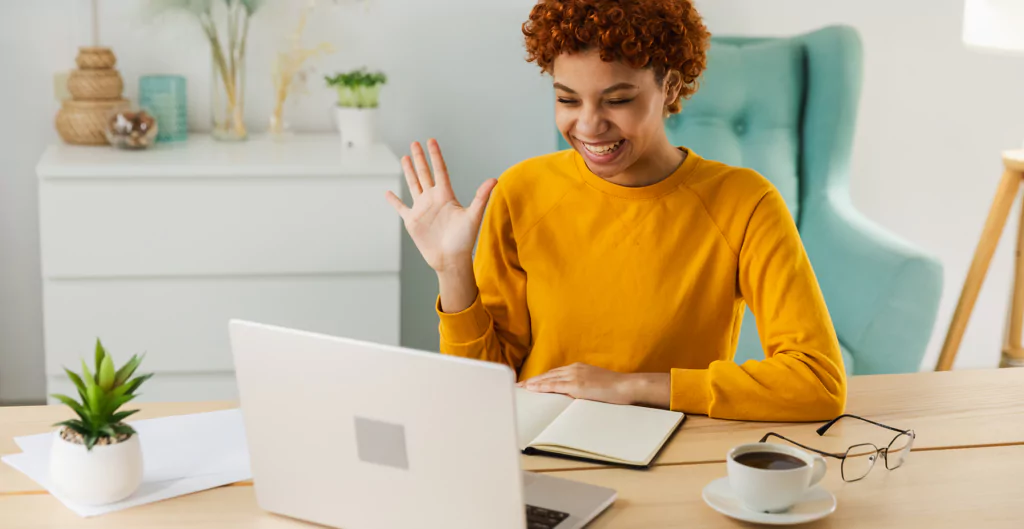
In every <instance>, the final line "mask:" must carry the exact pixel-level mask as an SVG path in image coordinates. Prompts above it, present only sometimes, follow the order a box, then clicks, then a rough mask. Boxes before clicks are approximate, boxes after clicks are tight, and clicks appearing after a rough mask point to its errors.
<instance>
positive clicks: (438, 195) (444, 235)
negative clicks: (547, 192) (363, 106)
mask: <svg viewBox="0 0 1024 529" xmlns="http://www.w3.org/2000/svg"><path fill="white" fill-rule="evenodd" d="M427 148H428V149H429V151H430V161H431V164H433V167H434V171H433V175H432V174H431V171H430V167H429V166H427V159H426V157H425V156H424V154H423V148H422V147H421V146H420V144H419V142H413V144H412V146H411V149H412V158H410V157H409V156H403V157H402V170H403V171H404V172H405V181H406V183H407V184H408V185H409V195H410V196H411V197H412V207H411V208H410V207H408V206H406V205H405V204H404V203H403V202H402V200H401V199H400V198H398V196H396V195H395V194H394V193H392V192H391V191H388V192H387V200H388V202H389V203H390V204H391V205H392V206H393V207H394V208H395V211H397V212H398V214H399V215H401V217H402V220H403V221H404V222H405V229H406V231H408V232H409V235H410V236H411V237H412V240H413V242H414V243H416V248H417V249H418V250H419V251H420V254H422V255H423V259H424V260H426V262H427V264H428V265H430V267H431V268H433V269H434V270H435V271H436V272H437V273H438V274H443V273H450V272H454V271H455V270H454V269H456V268H458V267H466V266H469V267H471V266H472V260H473V258H472V254H473V245H474V244H475V243H476V237H477V233H478V232H479V231H480V223H481V221H482V219H483V215H484V208H485V207H486V205H487V200H488V198H489V197H490V195H491V190H493V189H494V186H495V184H497V183H498V181H497V180H496V179H494V178H491V179H488V180H487V181H486V182H484V183H483V184H481V185H480V187H479V188H478V189H477V191H476V196H475V197H473V202H472V203H470V205H469V207H463V206H462V204H460V203H459V200H458V199H457V198H455V192H454V191H453V190H452V184H451V180H449V178H448V168H447V167H446V166H445V163H444V157H443V156H441V148H440V146H438V144H437V141H436V140H434V139H431V140H430V141H428V142H427Z"/></svg>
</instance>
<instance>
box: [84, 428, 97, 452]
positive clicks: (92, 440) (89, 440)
mask: <svg viewBox="0 0 1024 529" xmlns="http://www.w3.org/2000/svg"><path fill="white" fill-rule="evenodd" d="M82 437H83V438H84V440H85V449H86V450H87V451H90V452H91V451H92V447H94V446H96V441H98V440H99V436H98V435H96V434H94V433H91V432H90V433H87V434H84V435H82Z"/></svg>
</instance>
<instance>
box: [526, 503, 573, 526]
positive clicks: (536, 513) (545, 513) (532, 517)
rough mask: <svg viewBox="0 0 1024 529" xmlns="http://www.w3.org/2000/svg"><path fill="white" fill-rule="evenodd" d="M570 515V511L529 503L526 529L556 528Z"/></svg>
mask: <svg viewBox="0 0 1024 529" xmlns="http://www.w3.org/2000/svg"><path fill="white" fill-rule="evenodd" d="M568 517H569V513H565V512H560V511H552V510H551V509H544V508H541V507H534V506H533V505H527V506H526V529H555V528H556V527H558V524H560V523H562V520H564V519H566V518H568Z"/></svg>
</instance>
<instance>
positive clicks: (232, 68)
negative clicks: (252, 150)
mask: <svg viewBox="0 0 1024 529" xmlns="http://www.w3.org/2000/svg"><path fill="white" fill-rule="evenodd" d="M239 18H241V19H242V31H241V34H239V31H238V19H239ZM199 22H200V24H201V25H202V27H203V31H204V32H205V33H206V38H207V39H209V41H210V49H211V52H212V54H213V62H214V66H215V67H216V69H217V72H218V73H219V74H220V77H221V81H222V82H223V83H224V91H225V95H226V96H227V101H226V105H227V108H226V109H225V110H226V112H225V117H226V118H227V119H228V120H230V121H231V123H230V124H229V126H230V127H231V128H232V129H233V131H234V134H235V135H237V136H239V137H244V136H245V135H246V131H245V120H244V106H243V102H242V100H241V99H240V96H241V93H240V91H239V88H240V87H239V85H238V81H239V79H238V68H239V67H240V65H241V64H242V61H243V60H244V59H245V41H246V38H247V37H248V33H249V15H248V14H247V13H246V12H245V10H244V9H241V4H239V3H236V2H232V3H231V4H230V5H229V9H228V43H227V51H228V55H227V57H225V56H224V49H223V47H222V44H221V40H220V35H219V34H218V32H217V26H216V24H215V23H214V22H213V19H212V18H211V17H210V14H209V13H203V14H201V15H199Z"/></svg>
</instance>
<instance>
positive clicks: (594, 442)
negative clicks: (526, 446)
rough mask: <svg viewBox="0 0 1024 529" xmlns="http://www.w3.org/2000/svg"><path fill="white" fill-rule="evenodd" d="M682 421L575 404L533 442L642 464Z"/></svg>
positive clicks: (659, 413) (677, 416)
mask: <svg viewBox="0 0 1024 529" xmlns="http://www.w3.org/2000/svg"><path fill="white" fill-rule="evenodd" d="M680 420H682V414H681V413H679V412H673V411H665V410H656V409H653V408H643V407H639V406H619V405H615V404H605V403H601V402H593V401H589V400H576V401H574V402H573V403H572V404H571V405H570V406H569V408H567V409H566V410H565V412H563V413H562V415H561V416H559V417H558V419H556V420H555V422H554V423H552V424H551V425H550V426H548V427H547V429H545V430H544V431H543V432H542V433H541V434H540V435H539V436H538V437H537V438H536V439H535V440H534V442H533V444H534V445H553V446H565V447H568V448H572V449H575V450H578V451H583V452H589V453H592V454H596V455H603V456H607V457H612V458H615V459H619V460H621V461H624V462H631V463H635V464H644V463H646V462H647V461H648V460H649V459H650V458H651V457H653V455H654V454H655V453H656V452H657V451H658V449H659V448H660V447H661V445H662V444H663V443H664V442H665V440H666V439H668V436H669V435H671V434H672V432H673V431H674V430H675V427H676V426H677V425H678V424H679V421H680Z"/></svg>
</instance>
